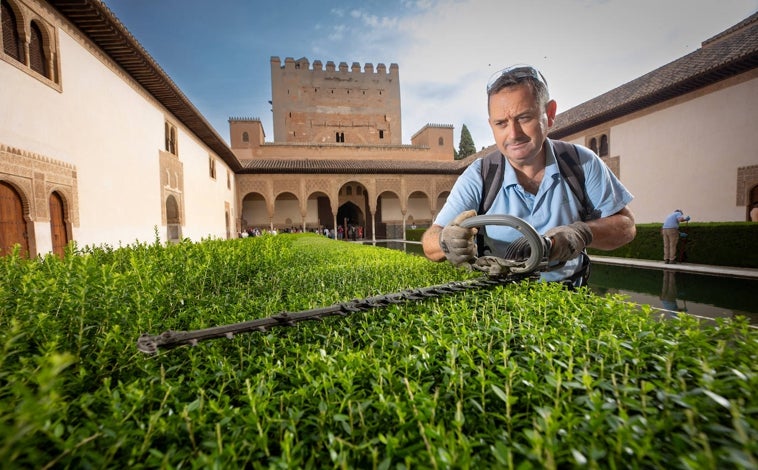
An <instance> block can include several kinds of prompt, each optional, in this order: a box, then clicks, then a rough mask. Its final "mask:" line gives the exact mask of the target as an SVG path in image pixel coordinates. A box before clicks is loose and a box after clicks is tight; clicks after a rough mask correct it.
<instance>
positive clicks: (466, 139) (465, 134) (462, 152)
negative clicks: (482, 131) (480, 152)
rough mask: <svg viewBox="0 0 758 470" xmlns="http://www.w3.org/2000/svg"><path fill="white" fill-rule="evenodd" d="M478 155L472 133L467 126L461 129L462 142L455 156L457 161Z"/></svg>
mask: <svg viewBox="0 0 758 470" xmlns="http://www.w3.org/2000/svg"><path fill="white" fill-rule="evenodd" d="M475 153H476V145H474V139H472V138H471V132H469V130H468V127H466V124H464V125H463V127H462V128H461V140H460V142H459V143H458V152H456V154H455V159H456V160H461V159H463V158H466V157H468V156H469V155H473V154H475Z"/></svg>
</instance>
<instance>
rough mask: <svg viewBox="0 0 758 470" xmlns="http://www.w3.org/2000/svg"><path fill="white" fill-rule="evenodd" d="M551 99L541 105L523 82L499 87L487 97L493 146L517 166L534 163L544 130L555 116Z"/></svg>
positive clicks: (540, 150)
mask: <svg viewBox="0 0 758 470" xmlns="http://www.w3.org/2000/svg"><path fill="white" fill-rule="evenodd" d="M555 110H556V104H555V101H552V100H551V101H549V102H548V104H547V106H545V107H544V108H542V107H540V105H539V102H538V101H537V99H536V97H535V96H534V94H533V92H532V89H531V88H530V87H529V86H528V85H526V84H519V85H516V86H512V87H507V88H503V89H502V90H500V91H499V92H497V93H495V94H494V95H492V96H490V98H489V115H490V116H489V123H490V127H491V128H492V135H493V136H494V137H495V143H496V144H497V148H498V149H499V150H500V151H501V152H502V153H503V155H505V156H506V157H507V158H508V161H510V162H511V165H513V166H514V167H517V168H521V167H524V166H530V165H534V164H536V163H538V161H539V158H540V157H541V156H543V155H544V154H543V153H542V149H543V145H542V144H543V143H544V142H545V139H546V138H547V131H548V129H549V128H550V126H552V125H553V121H554V120H555Z"/></svg>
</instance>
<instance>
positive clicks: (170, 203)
mask: <svg viewBox="0 0 758 470" xmlns="http://www.w3.org/2000/svg"><path fill="white" fill-rule="evenodd" d="M166 239H167V240H168V241H170V242H178V241H179V240H181V239H182V220H181V213H180V212H179V203H178V202H177V200H176V198H175V197H174V196H173V194H170V195H169V196H168V197H167V198H166Z"/></svg>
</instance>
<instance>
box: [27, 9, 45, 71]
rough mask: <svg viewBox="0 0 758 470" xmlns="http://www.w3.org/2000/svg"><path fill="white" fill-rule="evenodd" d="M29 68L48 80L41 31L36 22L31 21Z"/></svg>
mask: <svg viewBox="0 0 758 470" xmlns="http://www.w3.org/2000/svg"><path fill="white" fill-rule="evenodd" d="M29 66H30V67H31V68H32V70H34V71H35V72H37V73H39V74H40V75H42V76H44V77H47V78H50V74H49V72H48V69H49V67H48V66H47V59H46V56H45V44H44V39H43V37H42V30H41V29H40V27H39V25H38V24H37V22H36V21H32V26H31V40H30V41H29Z"/></svg>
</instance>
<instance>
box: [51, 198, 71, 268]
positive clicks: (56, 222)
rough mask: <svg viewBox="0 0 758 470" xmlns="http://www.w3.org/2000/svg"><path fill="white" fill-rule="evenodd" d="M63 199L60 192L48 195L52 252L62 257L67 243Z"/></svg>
mask: <svg viewBox="0 0 758 470" xmlns="http://www.w3.org/2000/svg"><path fill="white" fill-rule="evenodd" d="M63 214H64V212H63V199H62V198H61V196H60V194H58V193H53V194H51V195H50V232H51V235H52V240H53V253H54V254H55V255H56V256H58V257H60V258H63V255H64V254H65V252H66V245H67V244H68V235H67V234H66V222H65V220H64V215H63Z"/></svg>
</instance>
